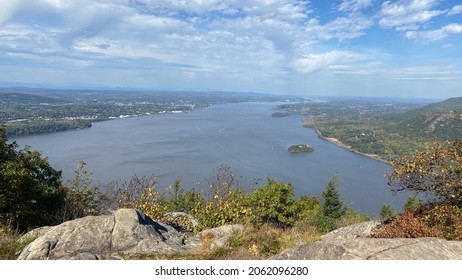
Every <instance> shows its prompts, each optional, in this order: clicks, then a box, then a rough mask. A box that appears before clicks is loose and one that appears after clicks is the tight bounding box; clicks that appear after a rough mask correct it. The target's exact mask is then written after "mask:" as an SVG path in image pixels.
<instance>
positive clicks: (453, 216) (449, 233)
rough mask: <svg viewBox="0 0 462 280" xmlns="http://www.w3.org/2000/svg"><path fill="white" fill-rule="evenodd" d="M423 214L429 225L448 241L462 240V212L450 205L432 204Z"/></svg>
mask: <svg viewBox="0 0 462 280" xmlns="http://www.w3.org/2000/svg"><path fill="white" fill-rule="evenodd" d="M426 209H427V210H426V211H425V212H424V213H423V214H424V215H425V217H426V221H427V223H428V224H429V225H430V226H432V227H435V228H436V229H438V230H439V231H441V232H442V234H443V237H444V238H446V239H448V240H459V241H460V240H462V210H461V209H460V208H459V207H456V206H454V205H449V204H432V205H429V206H427V207H426Z"/></svg>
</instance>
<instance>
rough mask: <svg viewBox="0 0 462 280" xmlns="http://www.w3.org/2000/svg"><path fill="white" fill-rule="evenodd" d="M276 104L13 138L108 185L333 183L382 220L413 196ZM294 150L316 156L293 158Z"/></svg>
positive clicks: (306, 188) (313, 191)
mask: <svg viewBox="0 0 462 280" xmlns="http://www.w3.org/2000/svg"><path fill="white" fill-rule="evenodd" d="M275 105H277V104H276V103H236V104H220V105H214V106H211V107H208V108H206V109H202V110H198V111H192V112H186V113H180V114H164V115H151V116H143V117H133V118H125V119H119V120H113V121H106V122H99V123H94V124H93V126H92V127H91V128H89V129H83V130H75V131H67V132H60V133H53V134H45V135H35V136H26V137H19V138H15V139H11V140H13V141H16V142H17V143H18V144H19V145H20V146H24V145H28V146H31V148H32V149H33V150H40V151H42V153H43V155H44V156H47V157H48V158H49V161H50V163H51V165H52V166H53V167H54V168H55V169H58V170H62V171H63V178H64V179H69V178H71V177H73V172H74V170H75V168H76V166H77V164H78V162H79V161H80V160H83V161H85V162H86V163H87V168H86V169H87V170H88V171H89V172H91V173H93V175H92V176H93V178H94V180H95V181H96V182H98V183H99V184H101V185H105V184H107V183H108V182H110V181H114V180H122V181H126V180H128V179H130V178H131V176H132V175H134V174H136V175H138V176H150V175H152V174H154V175H155V176H156V177H157V178H158V180H159V186H160V187H165V186H167V185H169V184H171V183H172V182H173V181H174V180H175V178H177V177H179V178H181V180H182V186H183V187H184V188H186V189H187V188H190V187H191V186H193V185H194V184H197V182H203V181H204V180H206V179H209V178H211V176H212V174H213V170H215V169H216V168H217V167H218V166H220V165H223V164H224V165H227V166H229V167H230V168H231V170H232V171H233V172H234V173H235V174H236V175H237V177H242V178H243V180H244V181H246V182H250V181H252V180H254V179H256V180H257V181H259V186H263V185H264V184H265V181H266V178H272V179H276V180H278V181H281V182H291V183H292V184H293V186H294V190H295V193H296V194H297V195H302V194H306V195H309V196H320V194H321V193H322V191H323V190H324V189H325V187H326V185H327V182H328V181H329V179H330V178H332V176H334V175H336V176H337V187H338V189H339V191H340V192H341V194H342V196H343V197H344V198H345V202H346V203H347V204H348V205H350V206H351V207H353V208H355V209H357V210H359V211H360V212H361V213H369V214H370V215H371V216H375V215H377V213H378V212H379V211H380V208H381V206H382V205H383V204H384V203H387V204H390V205H392V206H393V207H394V208H395V209H396V210H401V209H402V206H403V204H404V201H405V200H406V198H407V195H396V196H395V195H392V193H391V192H390V190H389V189H388V187H387V185H386V178H385V176H384V172H389V171H391V169H390V166H389V165H387V164H384V163H382V162H379V161H376V160H373V159H370V158H367V157H364V156H361V155H358V154H355V153H352V152H350V151H347V150H345V149H343V148H340V147H338V146H336V145H334V144H332V143H330V142H328V141H326V140H324V139H321V138H319V137H318V136H317V134H316V133H315V132H314V131H313V130H312V129H308V128H304V127H303V126H302V117H301V116H289V117H283V118H274V117H271V113H272V112H273V111H272V109H273V107H274V106H275ZM294 144H309V145H311V146H312V147H313V148H314V149H315V151H314V152H311V153H302V154H289V153H288V152H287V148H288V147H289V146H291V145H294Z"/></svg>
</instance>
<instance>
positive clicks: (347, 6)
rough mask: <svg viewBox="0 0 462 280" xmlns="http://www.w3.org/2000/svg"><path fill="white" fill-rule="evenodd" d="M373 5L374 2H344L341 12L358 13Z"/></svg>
mask: <svg viewBox="0 0 462 280" xmlns="http://www.w3.org/2000/svg"><path fill="white" fill-rule="evenodd" d="M371 5H372V0H343V1H342V3H341V4H340V5H339V11H341V12H356V11H359V10H362V9H365V8H367V7H370V6H371Z"/></svg>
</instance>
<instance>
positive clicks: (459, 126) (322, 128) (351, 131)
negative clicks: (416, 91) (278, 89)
mask: <svg viewBox="0 0 462 280" xmlns="http://www.w3.org/2000/svg"><path fill="white" fill-rule="evenodd" d="M279 109H283V110H284V111H285V112H284V113H286V114H301V115H306V116H308V118H307V119H306V120H305V122H304V125H305V126H307V127H312V128H314V129H316V130H317V132H318V133H319V134H320V136H322V137H325V138H326V139H328V140H331V141H333V142H336V141H339V142H340V143H342V144H343V145H344V146H345V147H346V148H349V149H351V150H354V151H357V152H360V153H364V154H369V155H375V156H378V157H379V158H381V159H383V160H386V161H389V160H391V159H394V158H396V157H397V156H402V155H410V154H412V153H414V152H415V151H416V150H420V149H422V148H423V147H424V146H426V145H427V143H429V142H433V141H447V140H456V139H459V138H460V136H461V135H462V98H451V99H448V100H445V101H442V102H436V103H431V104H428V105H425V106H422V105H421V104H418V103H416V102H414V103H413V102H402V101H396V100H385V99H384V100H372V99H363V100H362V101H360V102H358V100H356V99H354V100H348V99H341V100H340V99H334V100H329V101H328V102H305V103H298V104H287V105H284V106H280V107H279ZM273 116H281V114H273Z"/></svg>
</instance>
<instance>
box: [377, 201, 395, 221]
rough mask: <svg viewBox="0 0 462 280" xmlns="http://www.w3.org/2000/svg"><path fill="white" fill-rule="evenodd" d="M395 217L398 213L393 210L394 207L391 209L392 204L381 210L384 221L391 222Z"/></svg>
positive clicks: (385, 205) (383, 206) (384, 206)
mask: <svg viewBox="0 0 462 280" xmlns="http://www.w3.org/2000/svg"><path fill="white" fill-rule="evenodd" d="M394 216H396V212H395V211H394V210H393V207H391V205H390V204H384V205H382V208H380V218H381V219H382V220H383V221H386V220H389V219H391V218H393V217H394Z"/></svg>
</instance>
